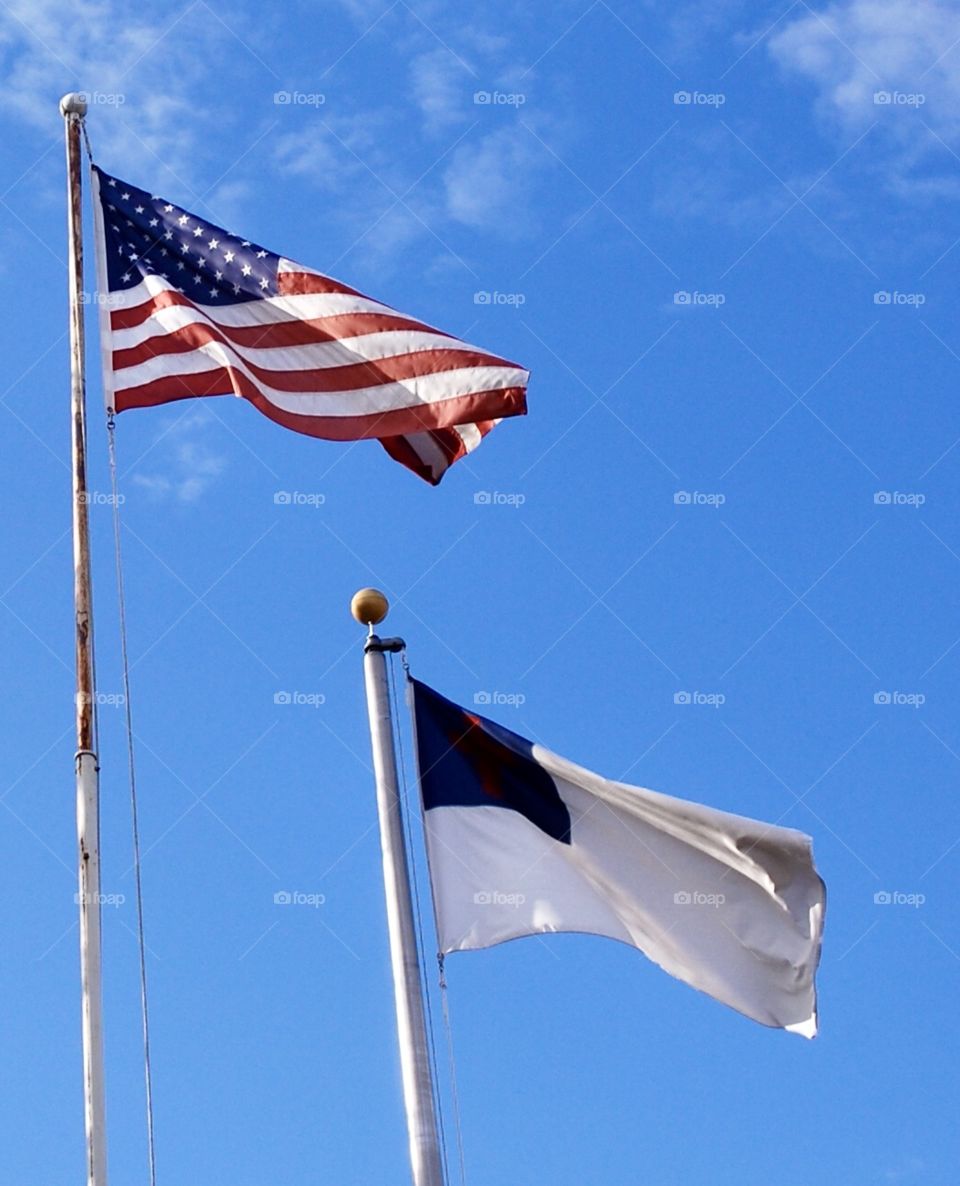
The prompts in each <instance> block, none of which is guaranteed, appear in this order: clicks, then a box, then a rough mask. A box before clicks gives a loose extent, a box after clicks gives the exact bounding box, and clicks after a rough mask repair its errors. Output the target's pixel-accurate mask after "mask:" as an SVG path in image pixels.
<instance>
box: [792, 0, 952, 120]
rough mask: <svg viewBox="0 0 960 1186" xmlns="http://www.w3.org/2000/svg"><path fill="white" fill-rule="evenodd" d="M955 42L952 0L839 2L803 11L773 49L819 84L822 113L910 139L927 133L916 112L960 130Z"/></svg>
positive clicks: (850, 0)
mask: <svg viewBox="0 0 960 1186" xmlns="http://www.w3.org/2000/svg"><path fill="white" fill-rule="evenodd" d="M958 43H960V7H958V6H957V5H956V4H955V3H949V2H947V0H842V2H841V3H835V4H831V5H828V6H827V7H826V8H824V9H822V10H821V11H819V12H813V11H810V10H809V9H808V10H806V11H805V12H804V14H803V15H802V16H800V17H798V19H797V20H795V21H793V22H791V23H789V24H787V25H786V26H785V27H784V28H782V29H780V30H778V31H777V32H775V33H774V34H773V35H772V36H771V37H770V41H769V48H770V52H771V53H772V54H773V56H774V58H775V59H776V60H777V61H778V62H779V63H780V64H781V65H782V66H783V67H784V68H785V69H787V70H789V71H792V72H794V73H798V74H801V75H803V76H805V77H806V78H808V79H810V80H811V81H812V82H813V83H815V84H816V86H817V88H818V90H819V105H820V108H821V110H822V111H823V112H824V113H825V114H827V115H828V116H831V117H833V118H834V119H836V120H838V121H840V122H841V123H842V124H843V125H846V126H847V127H849V128H861V127H864V126H867V125H869V124H870V123H872V122H874V121H875V120H880V121H882V122H883V124H884V126H885V127H887V129H888V130H889V131H891V132H892V133H893V134H894V136H895V137H896V138H897V139H898V140H901V141H904V142H907V141H909V140H911V139H915V138H916V137H917V135H918V134H919V135H920V136H921V137H923V136H925V135H926V133H924V131H923V128H922V126H918V125H919V120H918V118H917V117H918V116H919V117H921V118H922V120H923V122H925V123H927V124H929V126H930V127H931V128H933V129H934V131H935V132H936V133H937V134H938V135H940V136H942V137H944V138H945V139H947V140H953V139H955V138H956V137H957V136H958V134H960V105H958V100H960V47H958ZM878 95H889V96H890V97H891V98H890V101H889V102H884V101H883V100H882V99H881V100H880V101H877V96H878ZM895 96H896V97H895ZM908 96H919V98H915V99H912V100H911V99H910V98H908Z"/></svg>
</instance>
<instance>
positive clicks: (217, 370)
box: [93, 166, 529, 484]
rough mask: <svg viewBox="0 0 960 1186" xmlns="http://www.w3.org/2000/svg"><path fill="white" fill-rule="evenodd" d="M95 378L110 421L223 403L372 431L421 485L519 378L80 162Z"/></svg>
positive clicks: (509, 366) (461, 451)
mask: <svg viewBox="0 0 960 1186" xmlns="http://www.w3.org/2000/svg"><path fill="white" fill-rule="evenodd" d="M93 184H94V190H95V192H96V194H97V199H98V200H97V201H96V202H95V220H96V232H97V254H98V284H99V288H100V290H101V294H102V295H101V331H102V337H103V355H104V383H105V387H106V394H107V404H108V407H109V408H110V409H112V410H114V411H116V412H122V411H126V409H128V408H144V407H151V406H153V405H155V404H163V403H168V402H169V401H171V400H178V399H187V398H189V397H191V396H206V395H231V394H232V395H237V396H241V397H242V398H244V399H246V400H249V402H250V403H252V404H253V405H254V406H255V407H257V408H259V409H260V411H261V412H263V414H264V415H265V416H269V417H270V419H271V420H275V421H276V422H277V423H278V424H282V425H284V426H285V427H286V428H292V429H295V430H296V431H297V432H302V433H306V434H307V435H308V436H314V437H323V438H325V439H327V440H335V441H353V440H361V439H365V438H371V437H372V438H376V439H378V440H379V441H380V443H381V444H382V445H383V447H384V448H385V449H386V450H387V452H388V453H389V454H390V456H391V457H393V458H395V459H396V460H397V461H399V462H401V463H402V464H403V465H405V466H407V467H408V468H409V469H412V470H413V471H414V473H416V474H419V475H420V476H421V477H423V478H426V479H427V481H429V482H432V483H434V484H436V483H437V482H439V481H440V479H441V478H442V477H443V475H444V473H445V472H446V471H447V470H448V469H449V468H450V466H451V465H452V464H453V463H454V462H455V461H457V460H458V459H459V458H461V457H464V456H465V455H466V454H467V453H469V452H471V451H472V450H473V449H474V448H476V446H477V445H478V444H479V443H480V441H481V440H482V439H483V437H484V436H486V434H487V433H488V432H489V431H490V430H491V429H492V428H493V427H494V425H496V424H497V423H498V422H499V420H500V419H501V418H502V417H505V416H517V415H522V414H523V413H524V412H525V411H526V385H527V379H528V377H529V376H528V373H527V371H525V370H523V369H522V368H521V367H519V366H517V365H516V364H514V363H512V362H507V361H506V360H505V359H502V358H499V357H497V356H496V355H495V354H488V353H487V352H486V351H484V350H480V349H479V348H478V347H476V346H470V345H468V344H467V343H465V342H461V341H460V340H459V339H457V338H453V337H450V336H449V335H448V334H444V333H442V332H440V331H439V330H436V329H434V328H432V327H431V326H429V325H425V324H424V323H423V322H421V321H417V320H416V319H414V318H412V317H407V316H405V315H404V314H402V313H398V312H397V311H396V310H395V309H391V308H390V307H389V306H387V305H382V304H380V303H379V302H378V301H374V300H371V299H370V298H369V297H366V296H364V295H363V294H362V293H359V292H357V291H356V290H355V289H353V288H348V287H347V285H345V284H341V283H340V282H339V281H337V280H333V279H331V278H330V277H329V276H324V275H323V274H322V273H320V272H317V271H314V270H313V269H312V268H307V267H304V266H303V265H302V264H298V263H294V261H293V260H289V259H286V258H285V257H284V256H281V255H277V254H275V253H274V252H272V251H267V250H266V249H265V248H263V247H260V246H259V244H257V243H252V242H251V241H250V240H249V239H241V238H240V237H239V236H237V235H235V234H232V233H231V232H229V231H225V230H223V229H221V228H220V227H218V226H215V225H214V224H213V223H211V222H210V221H209V220H208V219H204V218H198V217H197V215H195V214H191V213H190V212H189V211H187V210H184V209H182V208H181V207H179V206H177V205H175V204H174V203H172V202H168V201H166V200H165V199H164V198H161V197H158V196H157V195H156V194H153V195H151V194H148V193H147V192H145V191H144V190H142V189H137V187H136V186H134V185H130V184H129V183H128V182H126V181H121V180H119V178H116V177H111V176H110V175H109V174H107V173H105V172H104V171H103V170H102V169H100V168H98V167H97V166H94V167H93Z"/></svg>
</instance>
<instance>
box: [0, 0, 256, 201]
mask: <svg viewBox="0 0 960 1186" xmlns="http://www.w3.org/2000/svg"><path fill="white" fill-rule="evenodd" d="M155 11H159V12H160V13H162V16H158V17H155V16H154V15H153V13H154V12H155ZM227 53H229V55H230V59H231V61H232V62H233V63H234V78H233V86H234V87H236V86H238V85H239V84H240V83H241V82H242V81H244V80H246V79H247V77H248V75H249V76H251V77H253V76H255V77H256V79H257V83H258V85H260V86H262V88H263V91H264V93H266V92H267V90H268V89H270V90H272V89H273V84H274V82H275V80H273V79H272V78H271V77H270V76H269V74H268V73H267V72H266V71H265V70H264V69H263V67H262V66H261V65H260V64H259V63H258V62H257V59H256V58H255V56H254V55H253V53H252V52H248V51H244V49H243V42H242V39H238V37H237V36H236V35H235V34H234V33H232V32H230V31H229V30H228V29H227V28H226V27H225V26H224V25H223V24H222V23H221V22H220V21H218V20H215V19H212V14H211V10H210V9H209V8H208V7H207V5H206V3H205V0H197V2H196V3H194V4H191V5H189V6H186V5H185V6H184V7H182V8H181V9H180V10H179V11H173V12H171V11H170V10H169V9H166V8H161V9H160V10H154V9H149V8H146V7H143V6H141V8H140V10H139V13H137V12H136V11H135V10H132V9H131V6H130V5H129V4H126V3H123V2H122V0H71V3H69V4H63V3H60V2H59V0H5V3H4V4H3V5H2V6H0V69H2V71H3V77H4V104H5V109H6V111H7V113H8V114H13V115H14V116H15V117H17V118H19V119H20V120H22V121H23V122H24V123H26V124H27V125H29V126H32V127H35V128H37V129H39V130H41V131H43V132H47V133H49V132H50V130H51V129H52V128H55V126H56V121H57V114H56V104H57V100H58V99H59V98H60V96H61V95H62V94H63V93H64V92H66V91H70V90H78V91H85V92H87V93H88V94H89V95H90V96H91V99H90V102H89V118H88V125H89V129H90V136H91V139H92V141H93V146H94V151H95V152H96V153H97V155H98V156H101V157H103V159H104V162H105V163H108V164H112V165H113V166H114V167H115V168H116V167H119V163H120V162H122V163H123V167H124V168H127V169H133V170H137V171H138V172H142V173H145V174H146V175H147V176H150V177H153V178H154V179H155V182H152V183H150V184H151V185H152V184H156V185H157V187H158V188H159V187H160V185H161V183H163V184H165V185H167V186H168V187H169V185H170V184H171V181H172V180H174V179H176V181H177V184H178V186H179V188H180V190H181V192H182V191H183V190H186V191H187V193H189V186H190V183H191V175H192V176H193V178H196V176H197V165H198V161H202V160H210V161H211V164H212V167H214V168H217V172H218V173H219V172H221V171H222V170H223V168H224V166H225V165H226V164H229V162H224V161H222V160H217V159H216V152H215V150H216V147H217V144H218V138H217V137H211V136H210V135H209V130H210V127H211V125H212V121H213V120H215V119H221V120H222V118H223V117H224V114H225V113H224V112H223V111H222V110H219V109H218V110H217V111H213V110H212V109H211V110H207V108H206V105H205V104H203V103H202V102H198V98H197V97H198V94H199V93H201V92H202V89H203V88H204V87H205V86H207V85H209V81H210V62H211V61H216V60H219V58H221V57H222V56H223V55H224V54H227ZM228 114H229V113H228ZM251 138H253V137H251ZM215 175H216V174H215Z"/></svg>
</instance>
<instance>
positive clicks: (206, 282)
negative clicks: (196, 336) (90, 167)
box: [97, 169, 280, 305]
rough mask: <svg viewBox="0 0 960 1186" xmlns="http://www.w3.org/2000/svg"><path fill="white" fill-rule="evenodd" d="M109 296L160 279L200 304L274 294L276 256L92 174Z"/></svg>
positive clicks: (140, 192)
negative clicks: (95, 182)
mask: <svg viewBox="0 0 960 1186" xmlns="http://www.w3.org/2000/svg"><path fill="white" fill-rule="evenodd" d="M97 173H98V175H99V178H100V201H101V203H102V205H103V224H104V238H105V240H106V253H107V279H108V282H109V287H110V291H111V292H120V291H123V290H124V289H128V288H133V287H135V285H137V284H139V283H140V282H141V280H142V279H143V278H144V276H148V275H155V276H161V277H162V278H163V279H164V280H167V281H169V283H170V284H171V285H173V287H174V288H176V289H177V290H178V291H179V292H181V293H183V294H184V296H186V297H189V298H190V300H191V301H194V302H196V303H197V304H202V305H235V304H240V303H241V302H243V301H254V300H261V299H262V298H263V297H269V296H276V294H277V264H278V262H279V259H280V257H279V256H278V255H274V253H273V252H272V251H267V250H265V249H264V248H263V247H260V246H259V244H257V243H251V242H250V240H249V239H240V238H238V237H237V236H236V235H234V234H231V233H230V232H229V231H225V230H223V229H222V228H221V227H218V226H215V225H214V224H213V223H212V222H209V221H208V220H207V219H204V218H198V217H197V216H196V215H195V214H191V213H190V212H189V211H188V210H183V209H181V207H179V206H175V205H174V204H173V203H172V202H168V201H166V200H165V199H164V198H160V197H158V196H157V195H156V194H153V195H150V194H148V193H147V192H146V191H145V190H142V189H137V187H136V186H135V185H129V184H128V183H127V182H126V181H120V180H119V178H117V177H111V176H110V175H109V174H108V173H104V171H103V170H102V169H97Z"/></svg>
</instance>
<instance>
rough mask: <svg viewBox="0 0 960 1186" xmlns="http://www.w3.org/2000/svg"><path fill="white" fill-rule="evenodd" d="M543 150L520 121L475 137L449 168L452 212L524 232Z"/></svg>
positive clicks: (473, 222) (473, 223)
mask: <svg viewBox="0 0 960 1186" xmlns="http://www.w3.org/2000/svg"><path fill="white" fill-rule="evenodd" d="M542 164H543V150H542V149H540V146H539V145H538V144H537V142H536V140H535V139H534V138H533V136H532V135H531V134H530V133H529V132H528V131H527V130H526V129H525V128H524V127H522V126H521V125H519V124H513V123H511V124H507V125H506V126H504V127H502V128H498V129H497V130H496V131H494V132H488V133H486V134H485V135H482V136H480V137H479V138H471V140H470V142H469V143H465V144H462V145H461V146H460V147H459V148H458V149H457V150H456V151H455V152H454V153H453V155H452V157H451V160H450V164H449V165H448V166H447V168H446V169H445V170H444V173H443V184H444V190H445V193H446V204H447V213H448V214H449V215H450V217H451V218H453V219H455V220H456V221H457V222H461V223H464V224H465V225H467V226H470V227H475V228H480V229H485V230H499V231H501V232H502V233H504V234H507V235H511V234H513V235H516V234H519V233H521V232H522V231H523V230H524V229H525V227H526V226H527V224H528V218H529V213H530V212H529V209H528V206H529V203H528V198H529V196H530V192H531V190H532V187H533V181H534V177H535V175H536V173H537V172H538V170H539V168H540V167H541V166H542Z"/></svg>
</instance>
